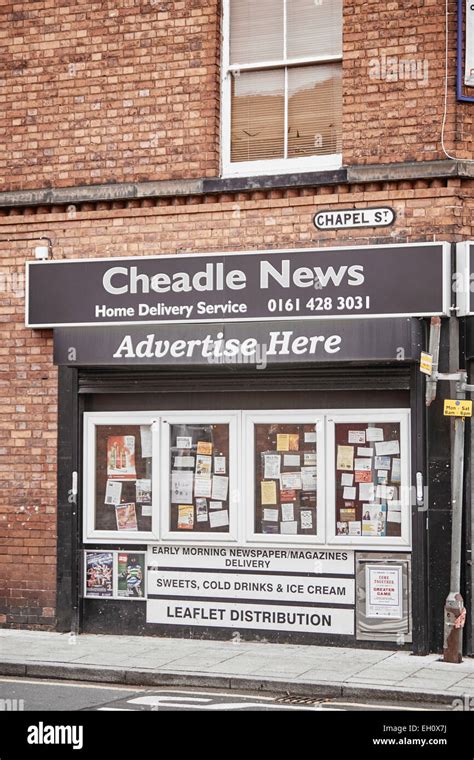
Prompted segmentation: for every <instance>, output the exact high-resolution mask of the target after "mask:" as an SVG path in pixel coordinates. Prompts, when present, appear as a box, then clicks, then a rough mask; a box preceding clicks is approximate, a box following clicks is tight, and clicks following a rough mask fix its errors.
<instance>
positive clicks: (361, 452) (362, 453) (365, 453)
mask: <svg viewBox="0 0 474 760" xmlns="http://www.w3.org/2000/svg"><path fill="white" fill-rule="evenodd" d="M357 456H358V457H373V456H374V450H373V449H369V448H362V447H360V446H358V447H357Z"/></svg>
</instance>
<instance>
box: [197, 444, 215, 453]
mask: <svg viewBox="0 0 474 760" xmlns="http://www.w3.org/2000/svg"><path fill="white" fill-rule="evenodd" d="M212 449H213V444H212V443H210V442H209V441H198V442H197V453H198V454H205V455H206V456H211V454H212Z"/></svg>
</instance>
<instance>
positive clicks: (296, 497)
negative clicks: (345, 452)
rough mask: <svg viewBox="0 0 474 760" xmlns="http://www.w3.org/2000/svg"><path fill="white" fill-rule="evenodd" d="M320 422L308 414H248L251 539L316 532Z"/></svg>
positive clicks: (307, 537) (299, 537) (310, 536)
mask: <svg viewBox="0 0 474 760" xmlns="http://www.w3.org/2000/svg"><path fill="white" fill-rule="evenodd" d="M321 439H322V422H321V420H317V419H315V416H314V415H313V414H304V415H301V414H298V413H293V414H291V412H288V413H287V414H284V415H283V414H279V413H274V414H272V415H271V416H265V415H253V414H249V415H248V416H247V429H246V435H245V440H246V448H247V451H248V459H247V468H248V472H249V473H251V474H252V477H251V479H250V487H249V493H248V499H247V501H248V502H249V504H251V505H253V509H252V510H251V511H250V510H249V515H248V534H249V538H250V539H251V540H255V539H261V540H268V541H284V542H287V543H288V542H291V541H292V540H296V541H299V542H301V541H306V542H307V541H309V542H314V541H315V540H316V539H317V537H318V533H321V528H322V518H321V509H320V508H319V507H320V503H319V502H320V500H321V498H322V497H321V494H322V488H321V481H322V480H324V464H323V459H322V456H323V447H322V445H321Z"/></svg>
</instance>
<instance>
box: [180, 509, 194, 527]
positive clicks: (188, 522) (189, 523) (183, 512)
mask: <svg viewBox="0 0 474 760" xmlns="http://www.w3.org/2000/svg"><path fill="white" fill-rule="evenodd" d="M193 528H194V507H193V506H189V505H188V504H179V505H178V530H193Z"/></svg>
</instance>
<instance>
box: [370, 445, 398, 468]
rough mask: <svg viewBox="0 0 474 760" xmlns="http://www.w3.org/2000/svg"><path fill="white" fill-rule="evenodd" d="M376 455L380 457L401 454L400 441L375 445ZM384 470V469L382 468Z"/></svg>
mask: <svg viewBox="0 0 474 760" xmlns="http://www.w3.org/2000/svg"><path fill="white" fill-rule="evenodd" d="M375 453H376V454H377V456H378V457H382V456H389V455H392V454H399V453H400V443H399V441H382V442H381V443H376V444H375ZM380 469H382V467H381V468H380Z"/></svg>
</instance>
